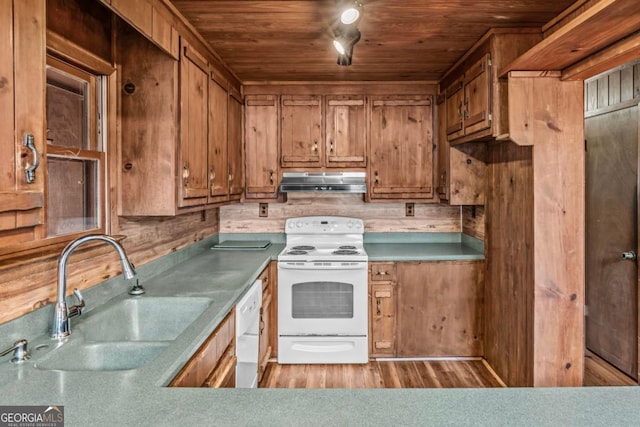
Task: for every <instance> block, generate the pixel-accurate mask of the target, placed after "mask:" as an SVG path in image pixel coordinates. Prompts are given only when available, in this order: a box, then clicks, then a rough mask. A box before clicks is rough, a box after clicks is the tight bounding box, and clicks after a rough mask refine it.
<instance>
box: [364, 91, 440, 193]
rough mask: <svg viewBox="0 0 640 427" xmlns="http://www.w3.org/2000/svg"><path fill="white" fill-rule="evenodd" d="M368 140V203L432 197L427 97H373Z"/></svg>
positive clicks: (429, 102)
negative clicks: (380, 200) (371, 201)
mask: <svg viewBox="0 0 640 427" xmlns="http://www.w3.org/2000/svg"><path fill="white" fill-rule="evenodd" d="M370 137H371V141H370V146H369V159H370V162H369V168H368V174H367V175H368V179H369V193H368V198H369V199H370V200H376V199H431V198H433V149H434V145H433V111H432V97H431V96H430V95H415V96H377V97H372V98H371V128H370Z"/></svg>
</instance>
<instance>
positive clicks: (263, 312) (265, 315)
mask: <svg viewBox="0 0 640 427" xmlns="http://www.w3.org/2000/svg"><path fill="white" fill-rule="evenodd" d="M272 295H273V294H272V292H271V288H269V287H267V291H266V292H265V293H264V294H263V296H262V307H261V308H260V336H259V343H260V349H259V353H258V354H259V358H258V361H259V364H258V381H260V380H261V379H262V375H263V374H264V371H265V370H266V369H267V364H268V363H269V358H270V357H271V342H270V340H269V335H270V333H271V310H272V306H271V300H272Z"/></svg>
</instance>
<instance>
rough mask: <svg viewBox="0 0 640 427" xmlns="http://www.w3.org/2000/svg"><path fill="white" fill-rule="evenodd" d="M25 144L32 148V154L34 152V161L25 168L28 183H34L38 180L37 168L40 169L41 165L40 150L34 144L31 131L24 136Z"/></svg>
mask: <svg viewBox="0 0 640 427" xmlns="http://www.w3.org/2000/svg"><path fill="white" fill-rule="evenodd" d="M24 146H25V147H26V148H28V149H29V150H31V154H33V163H31V166H28V167H27V168H25V170H24V174H25V179H26V180H27V184H33V183H34V182H36V169H38V166H39V165H40V159H39V158H38V150H37V149H36V146H35V144H34V138H33V135H31V134H30V133H28V134H25V136H24Z"/></svg>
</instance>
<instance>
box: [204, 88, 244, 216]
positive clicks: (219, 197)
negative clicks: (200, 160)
mask: <svg viewBox="0 0 640 427" xmlns="http://www.w3.org/2000/svg"><path fill="white" fill-rule="evenodd" d="M239 98H240V94H235V95H233V96H232V95H231V94H230V93H229V92H227V90H226V89H225V88H224V87H223V86H221V85H220V84H219V83H218V82H216V81H215V80H214V79H213V78H212V79H210V81H209V163H208V167H209V200H208V201H209V203H216V202H224V201H229V200H240V197H241V195H242V192H243V191H244V188H243V173H242V172H243V169H242V104H241V101H240V100H239Z"/></svg>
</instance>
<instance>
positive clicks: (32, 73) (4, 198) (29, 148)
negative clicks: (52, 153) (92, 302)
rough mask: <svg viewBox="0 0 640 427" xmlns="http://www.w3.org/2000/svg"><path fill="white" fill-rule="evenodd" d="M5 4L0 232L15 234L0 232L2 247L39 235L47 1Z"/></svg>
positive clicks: (0, 45)
mask: <svg viewBox="0 0 640 427" xmlns="http://www.w3.org/2000/svg"><path fill="white" fill-rule="evenodd" d="M3 3H4V4H5V5H6V6H7V7H5V8H3V12H2V14H1V15H0V27H1V28H3V29H4V30H3V32H5V33H6V34H7V35H8V36H7V37H2V38H1V39H0V111H2V114H0V159H2V160H1V161H0V232H2V231H8V230H16V231H12V232H10V233H8V234H4V233H3V234H2V236H0V246H4V245H9V244H13V243H22V242H26V241H31V240H34V239H37V238H40V237H42V236H41V234H43V233H41V232H40V231H39V227H38V226H39V225H42V224H44V211H43V205H44V186H45V170H46V165H45V164H44V163H45V158H44V154H45V153H44V150H45V145H46V144H45V138H46V137H45V117H44V112H45V95H44V94H45V32H46V28H45V21H46V20H45V2H42V1H23V0H19V1H17V0H16V1H13V2H12V1H10V0H8V1H4V2H3ZM12 4H13V5H12ZM14 76H19V78H14ZM36 162H39V163H40V167H39V168H37V169H36V166H37V163H36ZM30 170H32V171H33V173H27V172H28V171H30Z"/></svg>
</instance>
